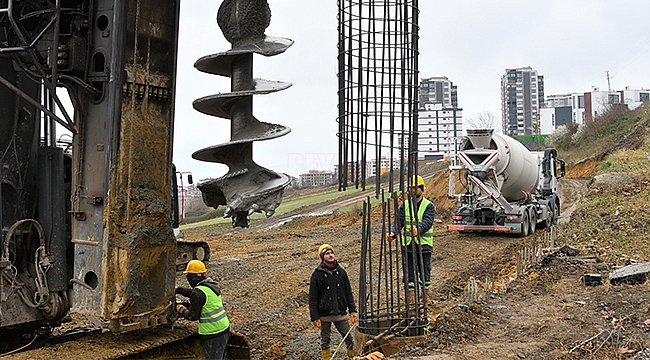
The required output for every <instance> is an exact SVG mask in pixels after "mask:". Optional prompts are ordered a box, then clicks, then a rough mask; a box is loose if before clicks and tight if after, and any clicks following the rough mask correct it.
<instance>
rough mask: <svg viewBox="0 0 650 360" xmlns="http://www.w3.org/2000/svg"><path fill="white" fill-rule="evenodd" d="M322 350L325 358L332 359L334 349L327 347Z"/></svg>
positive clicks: (326, 359)
mask: <svg viewBox="0 0 650 360" xmlns="http://www.w3.org/2000/svg"><path fill="white" fill-rule="evenodd" d="M320 352H321V353H322V354H323V360H332V350H330V349H327V350H321V351H320Z"/></svg>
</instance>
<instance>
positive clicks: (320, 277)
mask: <svg viewBox="0 0 650 360" xmlns="http://www.w3.org/2000/svg"><path fill="white" fill-rule="evenodd" d="M318 259H319V260H320V264H318V266H317V267H316V269H315V270H314V272H313V273H312V275H311V279H310V280H309V316H310V318H311V321H312V323H314V325H315V326H316V327H318V328H320V348H321V353H322V355H323V359H324V360H330V359H331V358H332V352H331V350H330V342H331V334H332V324H334V326H335V327H336V330H338V332H339V333H340V334H341V337H343V338H344V339H345V346H346V348H347V349H348V357H349V358H350V359H352V357H353V356H354V351H353V350H352V348H353V347H354V338H353V336H352V334H349V332H350V322H349V321H348V313H349V314H350V321H352V323H353V324H355V323H356V322H357V308H356V306H355V305H354V297H353V296H352V287H351V286H350V279H349V278H348V274H347V272H345V270H344V269H343V268H342V267H341V265H339V263H338V262H337V261H336V258H335V256H334V248H333V247H332V246H331V245H329V244H323V245H321V246H320V247H319V248H318Z"/></svg>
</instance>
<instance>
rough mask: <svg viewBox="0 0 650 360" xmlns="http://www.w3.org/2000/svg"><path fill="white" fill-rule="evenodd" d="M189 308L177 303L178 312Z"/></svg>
mask: <svg viewBox="0 0 650 360" xmlns="http://www.w3.org/2000/svg"><path fill="white" fill-rule="evenodd" d="M185 310H187V308H186V307H185V306H183V305H181V304H178V305H176V312H177V313H181V314H182V313H183V311H185Z"/></svg>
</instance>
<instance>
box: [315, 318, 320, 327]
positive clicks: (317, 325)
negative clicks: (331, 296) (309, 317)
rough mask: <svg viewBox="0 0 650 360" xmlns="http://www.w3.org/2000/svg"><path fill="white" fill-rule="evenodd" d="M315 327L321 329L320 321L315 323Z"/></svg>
mask: <svg viewBox="0 0 650 360" xmlns="http://www.w3.org/2000/svg"><path fill="white" fill-rule="evenodd" d="M314 326H316V327H317V328H319V327H320V319H318V320H316V321H314Z"/></svg>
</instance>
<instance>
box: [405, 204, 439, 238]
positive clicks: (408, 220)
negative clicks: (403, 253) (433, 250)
mask: <svg viewBox="0 0 650 360" xmlns="http://www.w3.org/2000/svg"><path fill="white" fill-rule="evenodd" d="M429 204H431V205H433V203H432V202H431V201H429V200H427V198H424V197H423V198H422V201H421V202H420V207H419V208H418V213H417V222H416V221H415V217H414V216H412V214H411V212H412V208H411V204H410V202H409V201H408V200H405V201H404V227H405V228H406V236H402V245H404V246H406V245H409V244H410V243H411V239H414V240H415V243H416V244H420V245H429V246H431V247H433V225H432V226H431V228H429V229H428V230H427V231H425V232H424V233H422V234H418V235H419V239H418V236H411V228H414V227H416V225H417V224H419V223H420V221H421V220H422V218H423V217H424V212H425V211H426V209H427V207H428V206H429ZM433 206H434V208H435V205H433Z"/></svg>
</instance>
